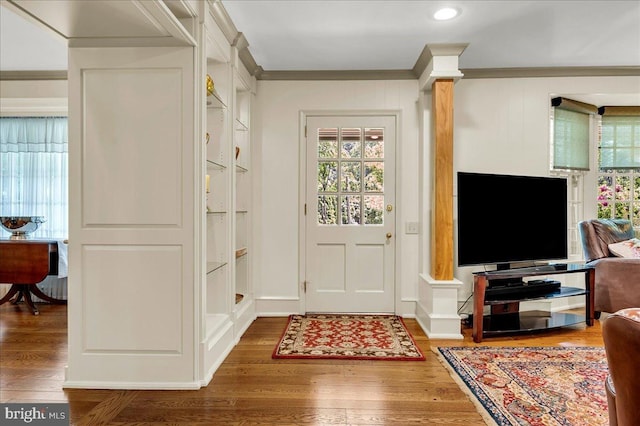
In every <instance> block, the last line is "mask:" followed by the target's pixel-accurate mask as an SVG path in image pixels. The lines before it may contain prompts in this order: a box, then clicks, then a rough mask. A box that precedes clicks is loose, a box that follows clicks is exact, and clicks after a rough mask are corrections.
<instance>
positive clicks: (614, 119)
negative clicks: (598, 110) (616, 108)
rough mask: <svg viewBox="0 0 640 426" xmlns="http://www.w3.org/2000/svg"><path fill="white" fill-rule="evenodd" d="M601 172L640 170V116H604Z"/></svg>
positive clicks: (600, 161)
mask: <svg viewBox="0 0 640 426" xmlns="http://www.w3.org/2000/svg"><path fill="white" fill-rule="evenodd" d="M601 132H602V133H601V136H600V160H599V166H600V170H610V169H638V168H640V116H616V115H613V116H607V115H604V116H602V122H601Z"/></svg>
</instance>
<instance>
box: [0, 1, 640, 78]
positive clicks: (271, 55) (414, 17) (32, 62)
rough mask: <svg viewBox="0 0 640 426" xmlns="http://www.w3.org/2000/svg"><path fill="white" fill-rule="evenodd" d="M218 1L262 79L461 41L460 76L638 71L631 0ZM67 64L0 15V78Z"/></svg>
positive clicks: (635, 6)
mask: <svg viewBox="0 0 640 426" xmlns="http://www.w3.org/2000/svg"><path fill="white" fill-rule="evenodd" d="M77 1H83V2H85V5H87V6H88V5H89V4H92V5H97V4H98V3H104V4H107V3H110V6H114V5H117V4H119V2H118V1H111V2H100V1H95V0H92V1H91V2H89V1H88V0H77ZM222 2H223V5H224V7H225V8H226V10H227V11H228V13H229V15H230V17H231V19H232V20H233V22H234V24H235V25H236V27H237V28H238V30H239V31H241V32H243V33H244V35H245V37H246V39H247V40H248V42H249V51H250V52H251V54H252V55H253V57H254V59H255V60H256V62H257V64H258V65H260V66H262V67H263V69H264V70H266V71H281V70H407V69H411V68H413V66H414V64H415V62H416V60H417V58H418V56H419V55H420V52H421V51H422V49H423V48H424V46H425V45H427V44H437V43H468V47H467V49H466V50H465V51H464V53H463V54H462V56H461V57H460V67H461V68H463V69H477V68H514V67H602V66H607V67H611V66H640V1H637V0H634V1H612V0H609V1H591V0H588V1H580V0H569V1H550V0H536V1H524V0H515V1H509V0H500V1H456V0H451V1H426V0H373V1H364V0H318V1H316V0H222ZM2 3H3V4H4V3H6V2H5V1H4V0H3V1H2ZM34 3H37V2H33V3H32V4H34ZM39 3H46V2H39ZM120 4H121V3H120ZM443 5H448V6H454V7H456V8H458V9H459V10H460V11H461V14H460V15H459V16H458V17H457V18H456V19H454V20H452V21H448V22H438V21H435V20H434V19H433V18H432V17H431V16H432V14H433V12H434V11H435V10H436V9H437V8H438V7H440V6H443ZM96 7H98V6H96ZM123 25H124V24H123ZM113 30H117V29H112V31H113ZM66 64H67V53H66V40H65V39H64V38H63V37H61V36H60V35H57V34H54V33H53V32H52V31H50V30H47V29H43V28H42V27H41V26H40V25H39V24H36V23H34V22H31V21H26V20H25V19H23V17H22V16H18V15H16V14H15V13H14V12H13V11H11V10H9V9H8V8H6V7H2V8H0V69H1V70H64V69H66Z"/></svg>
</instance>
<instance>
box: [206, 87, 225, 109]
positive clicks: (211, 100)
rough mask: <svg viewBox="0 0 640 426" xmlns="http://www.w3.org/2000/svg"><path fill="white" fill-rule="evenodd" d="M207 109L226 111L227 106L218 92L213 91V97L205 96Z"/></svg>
mask: <svg viewBox="0 0 640 426" xmlns="http://www.w3.org/2000/svg"><path fill="white" fill-rule="evenodd" d="M207 108H218V109H226V108H227V104H225V103H224V101H223V100H222V97H221V96H220V95H219V94H218V92H216V91H215V90H214V91H213V95H208V96H207Z"/></svg>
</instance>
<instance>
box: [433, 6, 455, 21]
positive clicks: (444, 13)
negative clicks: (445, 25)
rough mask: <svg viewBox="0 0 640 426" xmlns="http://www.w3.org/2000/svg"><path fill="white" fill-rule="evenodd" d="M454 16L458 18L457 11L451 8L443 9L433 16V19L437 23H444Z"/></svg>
mask: <svg viewBox="0 0 640 426" xmlns="http://www.w3.org/2000/svg"><path fill="white" fill-rule="evenodd" d="M456 16H458V10H457V9H454V8H453V7H443V8H442V9H439V10H438V11H436V13H434V14H433V18H434V19H436V20H438V21H446V20H448V19H453V18H455V17H456Z"/></svg>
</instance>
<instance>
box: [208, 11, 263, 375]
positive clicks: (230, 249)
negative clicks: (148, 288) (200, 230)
mask: <svg viewBox="0 0 640 426" xmlns="http://www.w3.org/2000/svg"><path fill="white" fill-rule="evenodd" d="M206 12H207V13H206V19H205V25H204V28H203V36H202V40H203V43H202V49H201V50H202V52H201V53H202V79H201V80H202V91H203V93H204V94H206V96H204V95H203V98H204V101H203V103H202V104H203V111H204V113H203V114H202V121H203V123H202V132H203V135H202V140H203V143H204V146H205V150H204V157H205V159H204V162H203V163H204V166H203V174H204V180H205V185H204V188H205V192H206V194H205V210H206V211H205V212H204V215H205V217H206V227H205V228H206V229H205V234H206V236H205V238H204V241H203V251H204V254H203V257H204V263H205V265H206V266H205V268H204V272H203V275H204V279H203V286H202V289H201V295H202V297H201V299H202V304H201V306H202V313H203V315H202V319H201V324H202V327H201V328H202V331H201V342H200V358H201V362H200V371H201V373H200V374H201V378H200V380H201V382H202V383H203V384H206V383H208V381H209V380H210V379H211V376H212V375H213V373H214V372H215V369H216V368H217V367H218V365H219V364H220V363H221V362H222V360H223V359H224V357H225V356H226V355H227V353H228V352H229V351H230V350H231V348H232V347H233V346H234V345H235V343H237V341H238V340H239V339H240V337H241V336H242V333H244V331H245V330H246V329H247V327H248V326H249V325H250V324H251V322H252V321H253V320H254V319H255V308H254V303H253V294H252V290H251V289H252V286H251V283H250V271H249V269H250V267H249V266H250V265H249V262H248V256H249V253H250V241H249V230H250V227H249V220H250V219H249V217H250V216H249V215H250V194H251V190H250V188H251V178H250V164H251V161H250V160H251V157H250V154H251V149H250V145H251V138H250V135H251V132H250V112H251V111H250V108H251V98H252V96H253V93H254V91H255V90H254V88H255V78H253V77H251V76H250V74H249V73H248V72H247V70H246V69H245V67H244V66H243V65H242V64H241V63H240V61H239V60H238V55H237V52H236V51H235V50H236V48H235V46H233V45H232V43H230V41H229V39H228V37H226V36H225V34H224V32H223V31H222V29H221V27H219V26H218V25H217V23H216V19H214V15H215V13H209V12H210V11H206ZM207 77H210V78H211V80H212V81H213V90H211V87H210V86H209V87H208V84H207Z"/></svg>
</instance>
